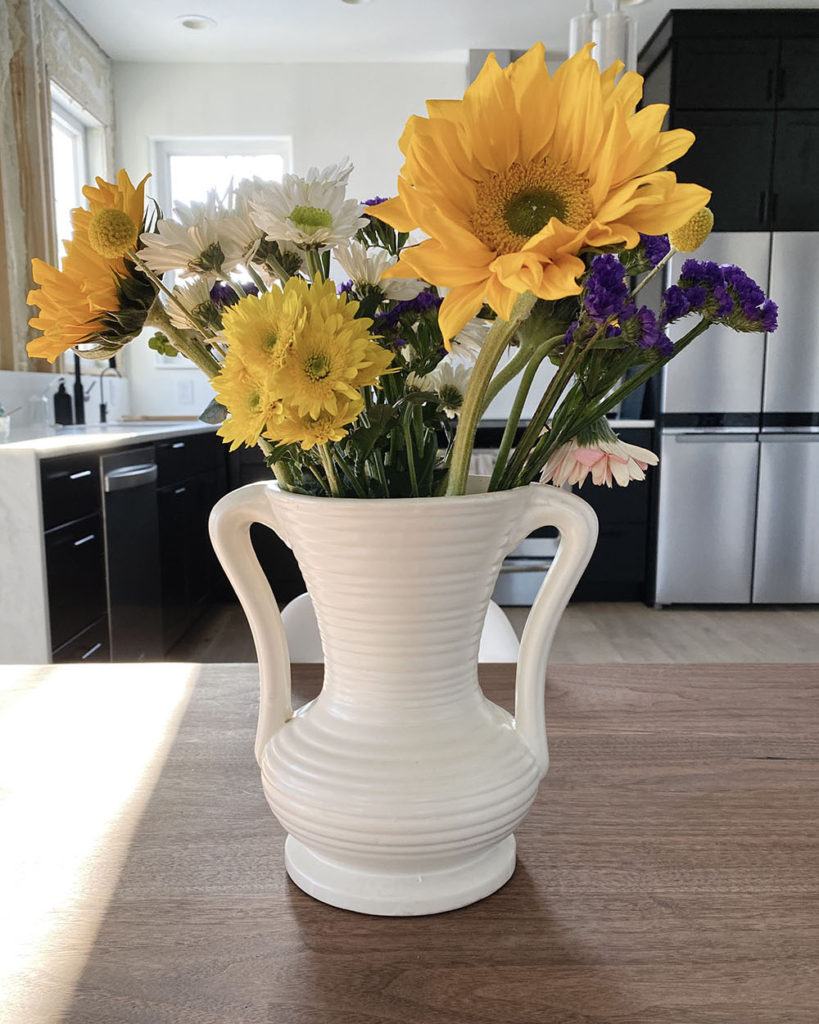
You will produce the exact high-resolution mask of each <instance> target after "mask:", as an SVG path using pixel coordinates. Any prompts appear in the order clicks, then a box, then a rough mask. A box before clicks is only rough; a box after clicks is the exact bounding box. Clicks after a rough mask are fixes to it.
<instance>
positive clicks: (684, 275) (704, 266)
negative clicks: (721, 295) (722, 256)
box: [680, 259, 725, 289]
mask: <svg viewBox="0 0 819 1024" xmlns="http://www.w3.org/2000/svg"><path fill="white" fill-rule="evenodd" d="M680 279H681V280H683V281H684V282H685V283H688V282H689V281H690V282H691V283H692V284H702V285H705V287H706V288H708V287H710V288H712V289H713V288H716V287H719V286H721V285H724V284H725V275H724V274H723V272H722V267H721V266H720V265H719V263H714V262H713V260H693V259H690V260H686V261H685V263H683V265H682V270H681V271H680Z"/></svg>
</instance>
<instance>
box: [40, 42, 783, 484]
mask: <svg viewBox="0 0 819 1024" xmlns="http://www.w3.org/2000/svg"><path fill="white" fill-rule="evenodd" d="M621 72H622V66H621V65H619V64H615V65H612V67H610V68H608V69H606V70H604V71H600V70H599V69H598V66H597V64H596V62H595V61H594V60H593V58H592V56H591V48H590V47H587V48H586V49H585V50H583V51H581V52H580V53H578V54H577V55H576V56H574V57H572V58H571V59H570V60H568V61H566V62H565V63H564V64H563V65H562V66H561V67H560V68H559V69H558V71H557V72H556V73H555V75H554V76H551V75H550V74H549V72H548V70H547V68H546V63H545V53H544V49H543V46H542V45H540V44H538V45H537V46H534V47H533V48H532V49H531V50H530V51H529V52H528V53H526V54H525V55H524V56H523V57H521V58H520V59H519V60H518V61H516V62H515V63H513V64H512V65H511V66H510V67H508V68H506V69H501V68H500V67H499V65H498V64H497V62H496V60H495V58H494V56H490V57H489V59H488V60H487V62H486V64H485V65H484V68H483V70H482V71H481V73H480V75H479V76H478V78H477V79H476V81H475V82H474V83H473V85H471V86H470V87H469V89H467V91H466V93H465V95H464V97H463V99H462V100H458V101H449V100H447V101H430V102H429V103H428V105H427V106H428V116H427V117H413V118H411V119H410V120H409V122H408V123H407V126H406V129H405V132H404V134H403V136H402V138H401V142H400V145H401V149H402V151H403V153H404V155H405V157H406V162H405V164H404V167H403V169H402V171H401V174H400V177H399V180H398V195H397V197H395V198H392V199H386V200H382V199H372V200H369V201H368V202H366V203H363V204H361V203H359V202H357V201H356V200H354V199H350V198H347V196H346V188H347V182H348V178H349V175H350V172H351V170H352V167H351V166H350V164H349V163H348V162H343V163H341V164H337V165H334V166H330V167H326V168H324V169H323V170H319V169H316V168H312V169H311V170H309V171H308V172H307V174H306V175H305V176H304V177H298V176H296V175H293V174H287V175H285V176H284V179H283V180H282V181H281V182H270V181H261V180H259V179H253V180H245V181H241V182H239V183H238V184H236V185H235V186H234V187H232V188H231V189H230V190H229V192H228V194H227V195H226V196H218V195H216V194H215V193H211V194H209V195H208V196H207V197H206V199H205V200H204V201H203V202H201V203H191V204H190V205H189V206H182V205H179V206H177V207H176V209H175V211H174V212H175V215H176V216H175V218H165V217H163V216H162V215H161V213H160V212H159V210H158V209H157V208H156V206H155V204H149V205H148V207H147V208H146V204H145V195H144V190H145V179H143V181H141V182H140V183H139V184H138V185H136V186H134V185H133V184H132V183H131V181H130V179H129V178H128V175H127V174H126V173H125V172H124V171H121V172H120V173H119V176H118V178H117V181H116V183H112V182H105V181H103V180H102V179H97V187H96V188H94V187H86V189H85V190H84V192H85V196H86V198H87V199H88V203H89V209H88V210H82V209H78V210H75V211H74V213H73V227H74V233H73V237H72V239H71V240H70V241H68V242H66V243H65V245H66V255H65V258H64V261H63V264H62V268H61V269H60V270H57V269H55V268H54V267H51V266H49V265H48V264H45V263H43V262H42V261H40V260H34V261H33V274H34V279H35V282H36V283H37V284H38V285H39V286H40V287H39V289H37V290H34V291H32V292H31V294H30V296H29V303H30V304H32V305H36V306H38V307H39V309H40V314H39V316H37V317H35V318H33V319H32V321H31V324H32V326H34V327H35V328H37V329H39V330H40V331H41V332H42V336H41V337H39V338H37V339H36V340H35V341H32V342H31V343H30V344H29V347H28V350H29V353H30V354H31V355H32V356H44V357H46V358H48V359H50V360H52V361H54V359H56V358H57V356H59V355H60V354H61V353H62V352H65V351H67V350H68V349H73V350H74V351H75V352H77V353H78V354H79V355H81V356H83V357H86V358H91V359H107V358H109V357H110V356H112V355H114V354H115V353H117V352H118V351H119V350H120V349H121V348H122V347H123V346H124V345H125V344H127V343H128V342H129V341H130V340H132V339H133V338H135V337H136V336H137V335H138V334H140V332H141V331H142V330H143V328H145V327H146V326H153V327H155V328H156V329H157V333H155V334H154V335H153V337H152V338H151V340H150V342H149V344H150V345H151V346H152V347H153V348H156V349H158V350H159V351H161V352H164V353H166V354H168V355H175V356H176V355H178V356H181V357H183V358H187V359H189V360H191V361H192V362H194V363H195V364H196V365H197V366H198V367H199V368H200V369H202V370H203V371H204V372H205V373H206V374H207V375H208V377H209V379H210V381H211V383H212V385H213V388H214V390H215V393H216V397H215V399H214V401H213V402H212V403H211V405H210V406H209V407H208V409H207V410H206V411H205V412H204V413H203V418H205V419H207V420H208V421H210V422H219V423H221V426H220V427H219V433H220V434H221V436H222V437H223V438H224V440H225V441H226V442H228V443H229V444H230V446H231V448H232V449H233V448H236V447H238V446H240V445H251V446H252V445H259V446H260V447H261V448H262V450H263V451H264V453H265V456H266V459H267V461H268V463H269V465H270V466H271V468H272V470H273V472H274V473H275V475H276V477H277V479H278V481H279V483H280V485H281V486H282V487H283V488H286V489H288V490H293V491H300V492H306V493H311V494H326V495H332V496H337V497H372V498H378V497H417V496H421V497H423V496H431V495H457V494H463V493H464V491H465V489H466V481H467V474H468V471H469V464H470V456H471V453H472V448H473V445H474V438H475V431H476V428H477V425H478V422H479V420H480V418H481V416H482V415H483V414H484V412H485V410H486V409H487V407H488V405H489V403H490V402H491V400H492V399H493V398H494V396H495V395H496V394H497V393H498V391H499V390H500V389H501V388H502V387H504V386H505V385H507V384H509V383H510V382H511V381H517V392H516V397H515V399H514V401H513V404H512V410H511V414H510V416H509V418H508V422H507V424H506V429H505V431H504V435H503V440H502V442H501V445H500V449H499V452H498V459H497V463H496V465H495V469H494V472H493V474H492V477H491V480H490V482H489V489H490V490H498V489H507V488H512V487H518V486H521V485H525V484H528V483H530V482H532V481H535V480H541V481H543V482H552V483H554V484H556V485H562V484H564V483H581V482H582V481H583V480H584V479H585V478H586V477H587V476H588V475H589V474H590V475H591V479H592V480H593V481H594V482H595V483H606V484H608V485H609V486H610V485H611V483H612V480H614V481H616V482H617V483H618V484H621V485H622V484H626V483H627V482H628V481H629V480H630V479H642V478H643V475H644V470H645V469H646V467H647V465H649V464H654V463H656V461H657V459H656V456H655V455H653V454H652V453H651V452H649V451H647V450H645V449H640V448H636V447H634V446H632V445H627V444H624V443H623V442H621V441H619V440H618V438H617V437H616V435H615V434H614V433H613V431H612V430H611V428H610V426H609V424H608V421H607V420H606V418H605V416H606V413H607V412H608V411H610V410H611V409H612V408H614V407H615V406H616V405H618V403H620V402H621V401H622V400H623V399H624V398H625V397H626V396H627V395H628V394H629V393H630V392H631V391H633V390H634V389H635V388H638V387H640V386H641V385H642V384H643V383H644V382H645V381H646V380H647V379H648V378H649V377H651V376H652V375H653V374H655V373H657V371H658V370H659V369H660V368H661V367H662V366H663V365H664V364H665V363H667V362H668V361H669V360H670V359H672V358H674V357H675V356H676V355H677V354H678V353H679V352H681V351H683V349H685V348H686V346H687V345H689V344H690V343H691V342H692V341H693V340H694V339H695V338H696V337H697V336H698V335H699V334H702V332H703V331H705V330H706V328H707V327H709V326H710V325H711V324H714V323H722V324H725V325H727V326H728V327H731V328H733V329H734V330H737V331H772V330H774V329H775V327H776V306H775V305H774V304H773V303H772V302H771V301H770V300H768V299H766V298H765V296H764V294H763V293H762V291H761V289H760V288H759V287H758V286H757V285H756V284H755V283H754V282H753V281H752V280H750V278H748V276H747V275H746V274H745V273H744V272H743V271H742V270H740V269H739V268H738V267H735V266H718V265H716V264H714V263H710V262H703V261H697V260H694V259H688V260H687V261H686V262H685V263H684V264H683V266H682V273H681V276H680V278H679V280H678V281H677V282H676V283H675V284H673V285H671V287H669V288H667V289H666V290H665V293H664V295H663V297H662V302H661V305H660V308H658V309H656V310H652V309H650V308H648V307H647V306H645V305H642V304H641V302H640V293H641V291H642V289H643V287H644V285H645V284H646V283H647V281H648V280H650V279H651V278H652V277H653V276H654V275H656V274H658V273H659V272H660V271H661V270H662V268H663V267H664V265H665V264H666V262H667V261H668V259H669V257H670V255H671V254H672V253H673V252H674V251H681V252H692V251H693V250H694V249H696V248H697V247H698V246H699V245H700V244H701V242H702V241H703V240H704V238H705V237H706V236H707V235H708V233H709V231H710V229H711V226H712V223H713V218H712V216H711V214H710V212H709V210H708V208H707V206H706V204H707V202H708V199H709V197H710V193H709V192H708V191H707V190H706V189H704V188H701V187H700V186H698V185H694V184H681V183H679V182H678V181H677V179H676V176H675V174H674V173H673V172H671V171H668V170H666V169H664V168H666V166H667V165H668V164H669V163H670V162H672V161H673V160H674V159H676V158H677V157H679V156H681V155H682V154H683V153H685V152H686V150H687V149H688V148H689V147H690V145H691V144H692V142H693V141H694V137H693V135H692V134H691V133H690V132H688V131H685V130H682V129H677V130H674V131H661V130H660V126H661V124H662V121H663V117H664V114H665V109H666V108H665V107H662V106H648V107H645V108H644V109H642V110H640V111H638V112H636V113H635V112H634V111H635V107H636V104H637V102H638V100H639V99H640V96H641V91H642V79H641V78H640V76H639V75H637V74H635V73H633V72H629V73H625V74H621ZM618 76H619V78H618ZM335 266H337V267H340V268H341V271H340V273H341V275H342V279H341V280H340V281H339V283H338V285H337V284H336V283H334V281H333V280H332V277H331V271H332V270H333V268H334V267H335ZM168 272H173V274H174V278H175V280H176V282H177V283H175V284H174V285H173V287H169V286H168V284H167V283H166V281H165V280H163V278H164V277H165V275H166V274H167V273H168ZM683 317H686V318H689V317H690V318H691V319H690V324H691V326H690V329H689V330H688V331H687V333H685V334H684V335H683V336H682V338H680V339H679V340H677V341H676V342H672V341H671V340H669V338H668V336H667V334H666V330H667V328H668V327H669V325H670V324H673V323H675V322H676V321H678V320H680V319H681V318H683ZM507 350H511V358H508V360H507V361H506V362H505V363H503V364H502V363H501V357H502V356H503V354H504V353H505V352H506V351H507ZM547 359H548V360H549V361H550V362H551V363H552V364H553V365H554V372H553V376H552V378H551V380H550V383H549V384H548V386H547V387H546V389H545V391H544V392H543V394H542V395H541V396H540V398H539V401H538V404H537V408H536V411H535V413H534V414H533V415H532V416H531V417H530V418H529V420H528V422H527V423H526V424H525V426H523V425H522V424H521V413H522V410H523V407H524V402H525V401H526V398H527V396H528V394H529V391H530V390H531V388H532V384H533V380H534V378H535V373H536V371H537V369H538V367H539V366H540V365H541V364H542V363H543V361H544V360H547ZM500 366H502V368H501V369H499V367H500Z"/></svg>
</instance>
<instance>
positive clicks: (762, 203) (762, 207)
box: [758, 191, 768, 224]
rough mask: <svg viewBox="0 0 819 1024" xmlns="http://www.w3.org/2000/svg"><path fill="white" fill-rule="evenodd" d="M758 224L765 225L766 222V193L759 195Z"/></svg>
mask: <svg viewBox="0 0 819 1024" xmlns="http://www.w3.org/2000/svg"><path fill="white" fill-rule="evenodd" d="M758 216H759V223H760V224H766V223H767V221H768V193H767V191H766V192H760V193H759V214H758Z"/></svg>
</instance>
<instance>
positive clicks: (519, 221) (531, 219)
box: [504, 192, 566, 238]
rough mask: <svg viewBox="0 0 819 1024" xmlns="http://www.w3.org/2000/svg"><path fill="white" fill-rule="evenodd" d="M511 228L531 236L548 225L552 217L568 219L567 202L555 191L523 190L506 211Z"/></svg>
mask: <svg viewBox="0 0 819 1024" xmlns="http://www.w3.org/2000/svg"><path fill="white" fill-rule="evenodd" d="M504 217H505V218H506V223H507V224H508V225H509V230H510V231H513V232H514V233H515V234H516V235H522V236H523V237H524V238H531V237H532V235H536V234H537V233H538V231H540V229H541V228H544V227H546V225H547V224H548V223H549V221H550V220H551V219H552V217H557V218H558V220H565V219H566V204H565V203H564V202H563V200H562V199H561V198H560V196H559V195H557V194H556V193H554V192H521V193H520V194H519V195H517V196H515V198H514V199H513V200H512V201H511V202H510V203H509V205H508V206H507V207H506V210H505V211H504Z"/></svg>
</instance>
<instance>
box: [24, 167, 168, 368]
mask: <svg viewBox="0 0 819 1024" xmlns="http://www.w3.org/2000/svg"><path fill="white" fill-rule="evenodd" d="M147 177H148V176H147V175H146V176H145V178H143V179H142V181H141V182H140V183H139V184H138V185H136V186H134V185H133V184H132V183H131V181H130V179H129V177H128V175H127V174H126V173H125V171H120V172H119V175H118V176H117V181H116V183H114V182H109V181H103V179H102V178H97V187H96V188H94V187H93V186H91V185H86V186H85V188H84V189H83V194H84V195H85V197H86V199H88V202H89V209H88V210H83V209H76V210H72V213H71V221H72V226H73V229H74V230H73V235H72V238H71V240H70V241H66V242H64V243H63V244H64V246H65V252H66V255H65V258H64V259H63V263H62V268H61V269H59V270H58V269H57V268H56V267H52V266H51V265H50V264H48V263H45V262H44V261H43V260H40V259H33V260H32V261H31V267H32V276H33V277H34V281H35V283H36V284H38V285H40V288H39V289H32V291H30V292H29V294H28V299H27V301H28V304H29V305H30V306H38V307H39V308H40V315H39V316H35V317H32V318H31V320H29V324H30V326H32V327H34V328H35V329H37V330H39V331H42V332H43V333H42V336H41V337H39V338H35V339H34V340H33V341H31V342H29V344H28V346H27V350H28V354H29V355H30V356H37V357H41V358H45V359H48V360H50V361H51V362H52V363H53V362H54V360H55V359H56V358H57V356H59V355H61V354H62V353H63V352H65V351H67V350H68V349H70V348H72V347H73V346H74V345H78V344H81V343H82V342H86V341H94V340H106V339H108V340H110V335H111V334H112V333H113V334H114V335H116V334H117V333H118V332H121V331H122V329H123V327H124V332H123V336H128V335H129V334H131V333H133V331H134V330H138V329H139V327H140V326H141V323H140V319H141V320H142V321H144V316H141V314H142V313H144V311H145V309H146V308H147V306H146V303H147V304H149V300H150V298H151V297H152V294H153V290H152V289H151V288H146V285H145V281H144V280H143V279H140V280H139V282H138V287H137V289H136V290H135V291H134V294H133V295H132V296H131V302H132V304H133V306H134V309H133V311H129V313H132V314H133V315H126V316H118V317H115V318H113V319H112V318H111V317H110V314H112V313H113V314H119V313H120V312H121V310H122V301H121V298H122V291H121V285H120V281H121V280H122V279H126V278H129V277H132V276H133V275H132V264H130V263H126V261H125V260H124V259H123V258H122V256H116V257H113V258H107V257H105V256H103V255H101V254H100V253H99V252H98V251H97V250H95V249H94V247H93V246H92V245H91V242H90V241H89V227H90V226H91V225H92V222H93V221H94V218H95V217H96V216H97V215H98V214H100V213H101V212H102V211H104V210H118V211H121V212H122V213H124V214H126V215H127V217H128V218H129V219H130V220H131V221H132V222H133V223H134V225H135V226H136V232H135V235H134V237H135V238H136V234H138V232H139V230H140V229H141V227H142V225H143V211H144V206H145V182H146V181H147ZM118 279H119V280H118ZM143 292H144V293H145V294H142V293H143Z"/></svg>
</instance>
